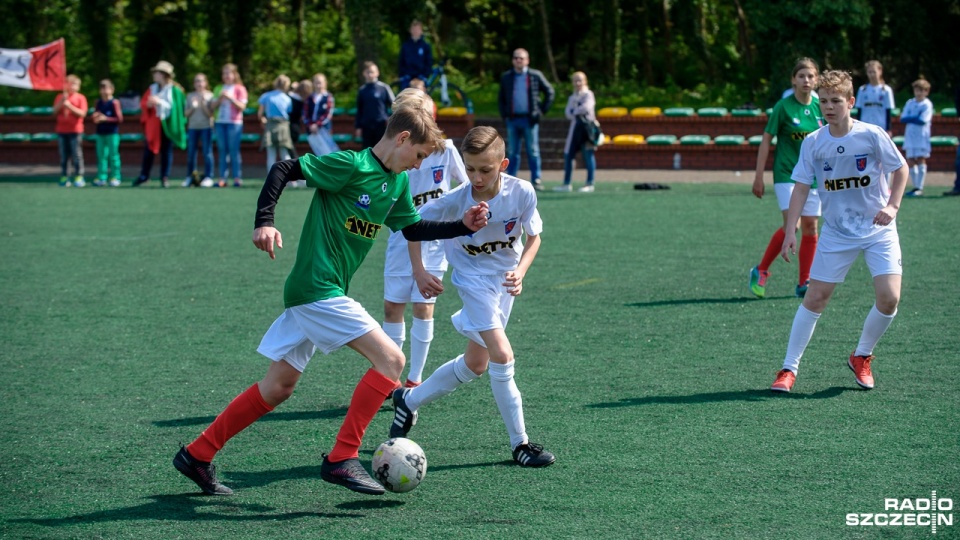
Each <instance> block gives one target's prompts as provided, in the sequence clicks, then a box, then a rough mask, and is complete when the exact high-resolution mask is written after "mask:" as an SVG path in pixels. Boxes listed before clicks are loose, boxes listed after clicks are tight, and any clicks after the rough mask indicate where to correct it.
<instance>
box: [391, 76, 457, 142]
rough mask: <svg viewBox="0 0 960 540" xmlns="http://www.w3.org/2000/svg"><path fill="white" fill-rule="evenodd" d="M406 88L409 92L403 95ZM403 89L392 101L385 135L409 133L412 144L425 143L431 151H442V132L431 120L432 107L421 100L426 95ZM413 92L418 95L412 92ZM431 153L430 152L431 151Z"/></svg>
mask: <svg viewBox="0 0 960 540" xmlns="http://www.w3.org/2000/svg"><path fill="white" fill-rule="evenodd" d="M407 90H412V92H411V93H409V94H407V95H403V94H404V92H406V91H407ZM407 90H404V91H403V92H400V94H401V95H400V96H397V100H396V101H394V102H393V114H391V115H390V119H389V120H387V130H386V133H385V136H386V137H396V136H397V135H399V134H400V133H401V132H404V131H406V132H408V133H410V142H412V143H413V144H427V145H428V146H432V147H433V151H441V152H442V151H443V148H444V145H443V132H442V131H440V128H439V127H437V123H436V122H435V121H434V120H433V107H432V105H430V104H429V103H428V102H426V101H424V100H423V97H422V96H426V94H424V93H423V92H420V91H419V90H416V89H410V88H408V89H407ZM414 92H416V93H419V95H416V94H413V93H414ZM431 153H432V152H431Z"/></svg>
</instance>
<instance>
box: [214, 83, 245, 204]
mask: <svg viewBox="0 0 960 540" xmlns="http://www.w3.org/2000/svg"><path fill="white" fill-rule="evenodd" d="M220 76H221V78H222V80H223V84H222V85H220V86H218V87H217V88H216V89H214V91H213V95H214V96H215V98H214V100H213V102H212V103H211V104H210V107H211V110H213V111H216V120H215V122H214V128H215V129H216V132H217V153H219V154H220V163H219V165H220V167H219V170H218V171H217V172H218V173H219V174H220V179H219V180H218V181H217V183H216V184H215V185H216V186H217V187H226V186H227V162H228V161H229V163H230V176H232V177H233V186H234V187H240V186H242V185H243V180H241V179H240V165H241V162H240V137H241V136H242V135H243V110H244V109H246V108H247V88H246V87H245V86H243V81H242V80H241V79H240V72H239V71H237V66H236V65H235V64H224V66H223V70H222V72H221V74H220Z"/></svg>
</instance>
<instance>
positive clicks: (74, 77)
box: [66, 73, 80, 85]
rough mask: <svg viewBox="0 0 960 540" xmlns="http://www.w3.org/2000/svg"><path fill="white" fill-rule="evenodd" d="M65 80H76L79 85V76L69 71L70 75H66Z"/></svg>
mask: <svg viewBox="0 0 960 540" xmlns="http://www.w3.org/2000/svg"><path fill="white" fill-rule="evenodd" d="M66 81H67V82H76V83H77V84H78V85H79V84H80V77H77V76H76V75H74V74H73V73H71V74H70V75H67V78H66Z"/></svg>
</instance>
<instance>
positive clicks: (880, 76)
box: [863, 60, 884, 84]
mask: <svg viewBox="0 0 960 540" xmlns="http://www.w3.org/2000/svg"><path fill="white" fill-rule="evenodd" d="M870 68H877V78H878V79H879V80H880V84H884V82H883V64H881V63H880V61H879V60H870V61H868V62H867V63H866V64H864V65H863V69H865V70H868V71H869V70H870Z"/></svg>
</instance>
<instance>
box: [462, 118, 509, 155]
mask: <svg viewBox="0 0 960 540" xmlns="http://www.w3.org/2000/svg"><path fill="white" fill-rule="evenodd" d="M505 147H506V145H505V144H504V142H503V137H501V136H500V133H499V132H497V130H496V129H494V128H492V127H490V126H477V127H475V128H473V129H471V130H470V131H468V132H467V135H466V136H465V137H464V138H463V142H462V143H460V153H461V154H471V155H478V154H482V153H484V152H486V151H487V150H493V152H494V153H495V154H496V156H497V159H503V158H504V156H505V155H506V154H505Z"/></svg>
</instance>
